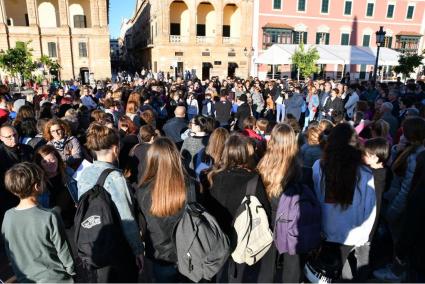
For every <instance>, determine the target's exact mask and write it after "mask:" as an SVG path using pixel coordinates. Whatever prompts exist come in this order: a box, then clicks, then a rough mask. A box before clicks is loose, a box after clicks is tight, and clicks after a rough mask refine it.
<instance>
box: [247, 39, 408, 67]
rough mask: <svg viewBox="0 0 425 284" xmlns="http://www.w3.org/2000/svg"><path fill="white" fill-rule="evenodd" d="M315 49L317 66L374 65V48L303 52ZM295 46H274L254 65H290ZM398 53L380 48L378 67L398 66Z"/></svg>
mask: <svg viewBox="0 0 425 284" xmlns="http://www.w3.org/2000/svg"><path fill="white" fill-rule="evenodd" d="M309 47H316V49H317V51H318V52H319V56H320V58H319V60H318V61H317V63H318V64H341V65H343V64H366V65H374V64H375V60H376V48H370V47H363V46H350V45H320V44H316V45H309V44H306V45H304V48H305V50H308V48H309ZM297 48H298V45H297V44H274V45H273V46H272V47H270V48H269V49H268V50H266V51H265V52H264V53H263V54H261V55H260V56H259V57H258V58H257V59H256V60H255V63H256V64H268V65H283V64H292V60H291V57H292V55H293V54H294V53H295V51H296V50H297ZM399 55H400V53H399V52H397V51H395V50H392V49H389V48H385V47H382V48H381V49H380V54H379V65H393V66H394V65H398V57H399Z"/></svg>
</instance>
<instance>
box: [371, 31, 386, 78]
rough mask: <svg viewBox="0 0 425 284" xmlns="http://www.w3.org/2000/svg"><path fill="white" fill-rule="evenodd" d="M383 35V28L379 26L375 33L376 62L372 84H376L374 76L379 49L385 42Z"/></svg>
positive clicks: (374, 74)
mask: <svg viewBox="0 0 425 284" xmlns="http://www.w3.org/2000/svg"><path fill="white" fill-rule="evenodd" d="M385 34H386V32H385V31H384V27H383V26H381V27H380V28H379V31H377V32H376V46H377V49H376V61H375V67H374V68H373V81H374V83H376V79H377V78H376V74H377V72H378V61H379V49H380V48H381V46H382V45H383V44H384V42H385Z"/></svg>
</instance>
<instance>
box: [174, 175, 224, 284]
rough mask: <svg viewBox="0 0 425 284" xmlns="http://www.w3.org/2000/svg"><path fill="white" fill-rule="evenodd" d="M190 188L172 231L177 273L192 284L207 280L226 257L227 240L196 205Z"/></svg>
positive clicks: (217, 270)
mask: <svg viewBox="0 0 425 284" xmlns="http://www.w3.org/2000/svg"><path fill="white" fill-rule="evenodd" d="M194 194H195V188H194V184H193V183H192V182H191V183H190V190H189V192H188V199H187V203H186V206H185V209H184V212H183V214H182V217H181V219H180V220H179V221H178V222H177V224H176V226H175V229H174V235H173V236H174V240H175V246H176V249H177V266H178V269H179V272H180V273H181V274H182V275H184V276H186V277H187V278H189V279H190V280H192V281H194V282H199V281H200V280H201V279H206V280H211V279H212V278H213V277H214V276H215V275H216V274H217V273H218V272H219V271H220V270H221V268H222V266H223V265H224V264H225V262H226V261H227V259H228V257H229V255H230V246H229V239H228V238H227V236H226V235H225V234H224V233H223V231H222V230H221V228H220V226H219V225H218V223H217V221H216V220H215V218H214V217H213V216H212V215H210V214H209V213H208V212H207V211H205V208H204V207H203V206H202V205H200V204H199V203H197V202H196V199H195V197H194Z"/></svg>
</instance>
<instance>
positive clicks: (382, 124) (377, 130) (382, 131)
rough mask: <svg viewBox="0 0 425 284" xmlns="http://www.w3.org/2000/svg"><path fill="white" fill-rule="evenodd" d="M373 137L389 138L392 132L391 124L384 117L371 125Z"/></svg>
mask: <svg viewBox="0 0 425 284" xmlns="http://www.w3.org/2000/svg"><path fill="white" fill-rule="evenodd" d="M371 130H372V137H373V138H376V137H382V138H385V139H386V138H387V137H388V134H389V133H390V124H389V123H388V122H386V121H385V120H383V119H378V120H377V121H375V122H374V123H372V125H371Z"/></svg>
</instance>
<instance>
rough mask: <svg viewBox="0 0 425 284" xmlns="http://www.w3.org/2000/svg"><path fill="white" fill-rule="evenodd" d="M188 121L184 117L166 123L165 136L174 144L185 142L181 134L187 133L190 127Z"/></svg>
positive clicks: (163, 128) (164, 127)
mask: <svg viewBox="0 0 425 284" xmlns="http://www.w3.org/2000/svg"><path fill="white" fill-rule="evenodd" d="M188 124H189V123H188V121H187V120H186V119H185V118H182V117H174V118H172V119H170V120H168V121H167V123H165V125H164V126H163V127H162V131H164V134H165V136H167V137H168V138H170V139H171V141H173V142H174V143H180V142H183V140H182V138H181V134H182V133H183V132H185V130H186V129H187V127H188Z"/></svg>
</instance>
